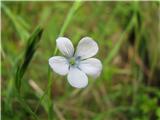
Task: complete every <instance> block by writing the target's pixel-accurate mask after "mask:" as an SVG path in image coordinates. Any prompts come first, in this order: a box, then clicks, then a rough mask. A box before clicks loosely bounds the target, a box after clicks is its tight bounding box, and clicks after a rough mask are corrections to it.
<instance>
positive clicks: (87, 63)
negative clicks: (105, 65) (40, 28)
mask: <svg viewBox="0 0 160 120" xmlns="http://www.w3.org/2000/svg"><path fill="white" fill-rule="evenodd" d="M56 43H57V47H58V49H59V50H60V52H61V53H62V54H63V55H64V56H63V57H62V56H54V57H51V58H49V65H50V66H51V68H52V69H53V70H54V71H55V72H56V73H58V74H60V75H67V74H68V75H67V79H68V82H69V83H70V84H71V86H73V87H76V88H84V87H86V86H87V84H88V77H87V75H88V76H91V77H94V78H95V77H98V76H99V75H100V73H101V70H102V64H101V61H100V60H98V59H96V58H91V57H93V56H94V55H96V54H97V52H98V45H97V43H96V42H95V41H94V40H93V39H92V38H90V37H84V38H82V39H81V40H80V42H79V43H78V46H77V50H76V51H75V53H74V47H73V44H72V42H71V41H70V40H69V39H68V38H66V37H59V38H57V40H56Z"/></svg>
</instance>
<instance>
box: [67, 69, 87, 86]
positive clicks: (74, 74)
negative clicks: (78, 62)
mask: <svg viewBox="0 0 160 120" xmlns="http://www.w3.org/2000/svg"><path fill="white" fill-rule="evenodd" d="M67 79H68V82H69V84H70V85H71V86H73V87H76V88H84V87H86V86H87V84H88V77H87V76H86V74H85V73H84V72H82V71H81V70H79V69H78V68H76V67H71V68H70V70H69V73H68V76H67Z"/></svg>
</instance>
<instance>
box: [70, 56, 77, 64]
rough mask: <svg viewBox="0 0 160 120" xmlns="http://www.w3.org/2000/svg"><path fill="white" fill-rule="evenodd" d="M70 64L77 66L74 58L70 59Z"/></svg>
mask: <svg viewBox="0 0 160 120" xmlns="http://www.w3.org/2000/svg"><path fill="white" fill-rule="evenodd" d="M69 64H70V65H75V64H76V60H75V58H74V57H72V58H70V59H69Z"/></svg>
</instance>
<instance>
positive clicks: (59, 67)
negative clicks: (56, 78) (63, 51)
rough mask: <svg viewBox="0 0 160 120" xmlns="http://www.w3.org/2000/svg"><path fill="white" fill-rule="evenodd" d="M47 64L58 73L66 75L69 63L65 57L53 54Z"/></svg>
mask: <svg viewBox="0 0 160 120" xmlns="http://www.w3.org/2000/svg"><path fill="white" fill-rule="evenodd" d="M49 65H50V66H51V68H52V69H53V70H54V71H55V72H56V73H58V74H60V75H66V74H67V73H68V71H69V63H68V61H67V59H66V58H64V57H61V56H54V57H51V58H49Z"/></svg>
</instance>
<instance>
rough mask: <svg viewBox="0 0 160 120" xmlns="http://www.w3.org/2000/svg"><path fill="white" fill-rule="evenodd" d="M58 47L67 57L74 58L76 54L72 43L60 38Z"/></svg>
mask: <svg viewBox="0 0 160 120" xmlns="http://www.w3.org/2000/svg"><path fill="white" fill-rule="evenodd" d="M56 42H57V47H58V49H59V50H60V51H61V53H62V54H63V55H64V56H66V57H72V56H73V54H74V47H73V44H72V42H71V41H70V40H69V39H68V38H66V37H58V38H57V40H56Z"/></svg>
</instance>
